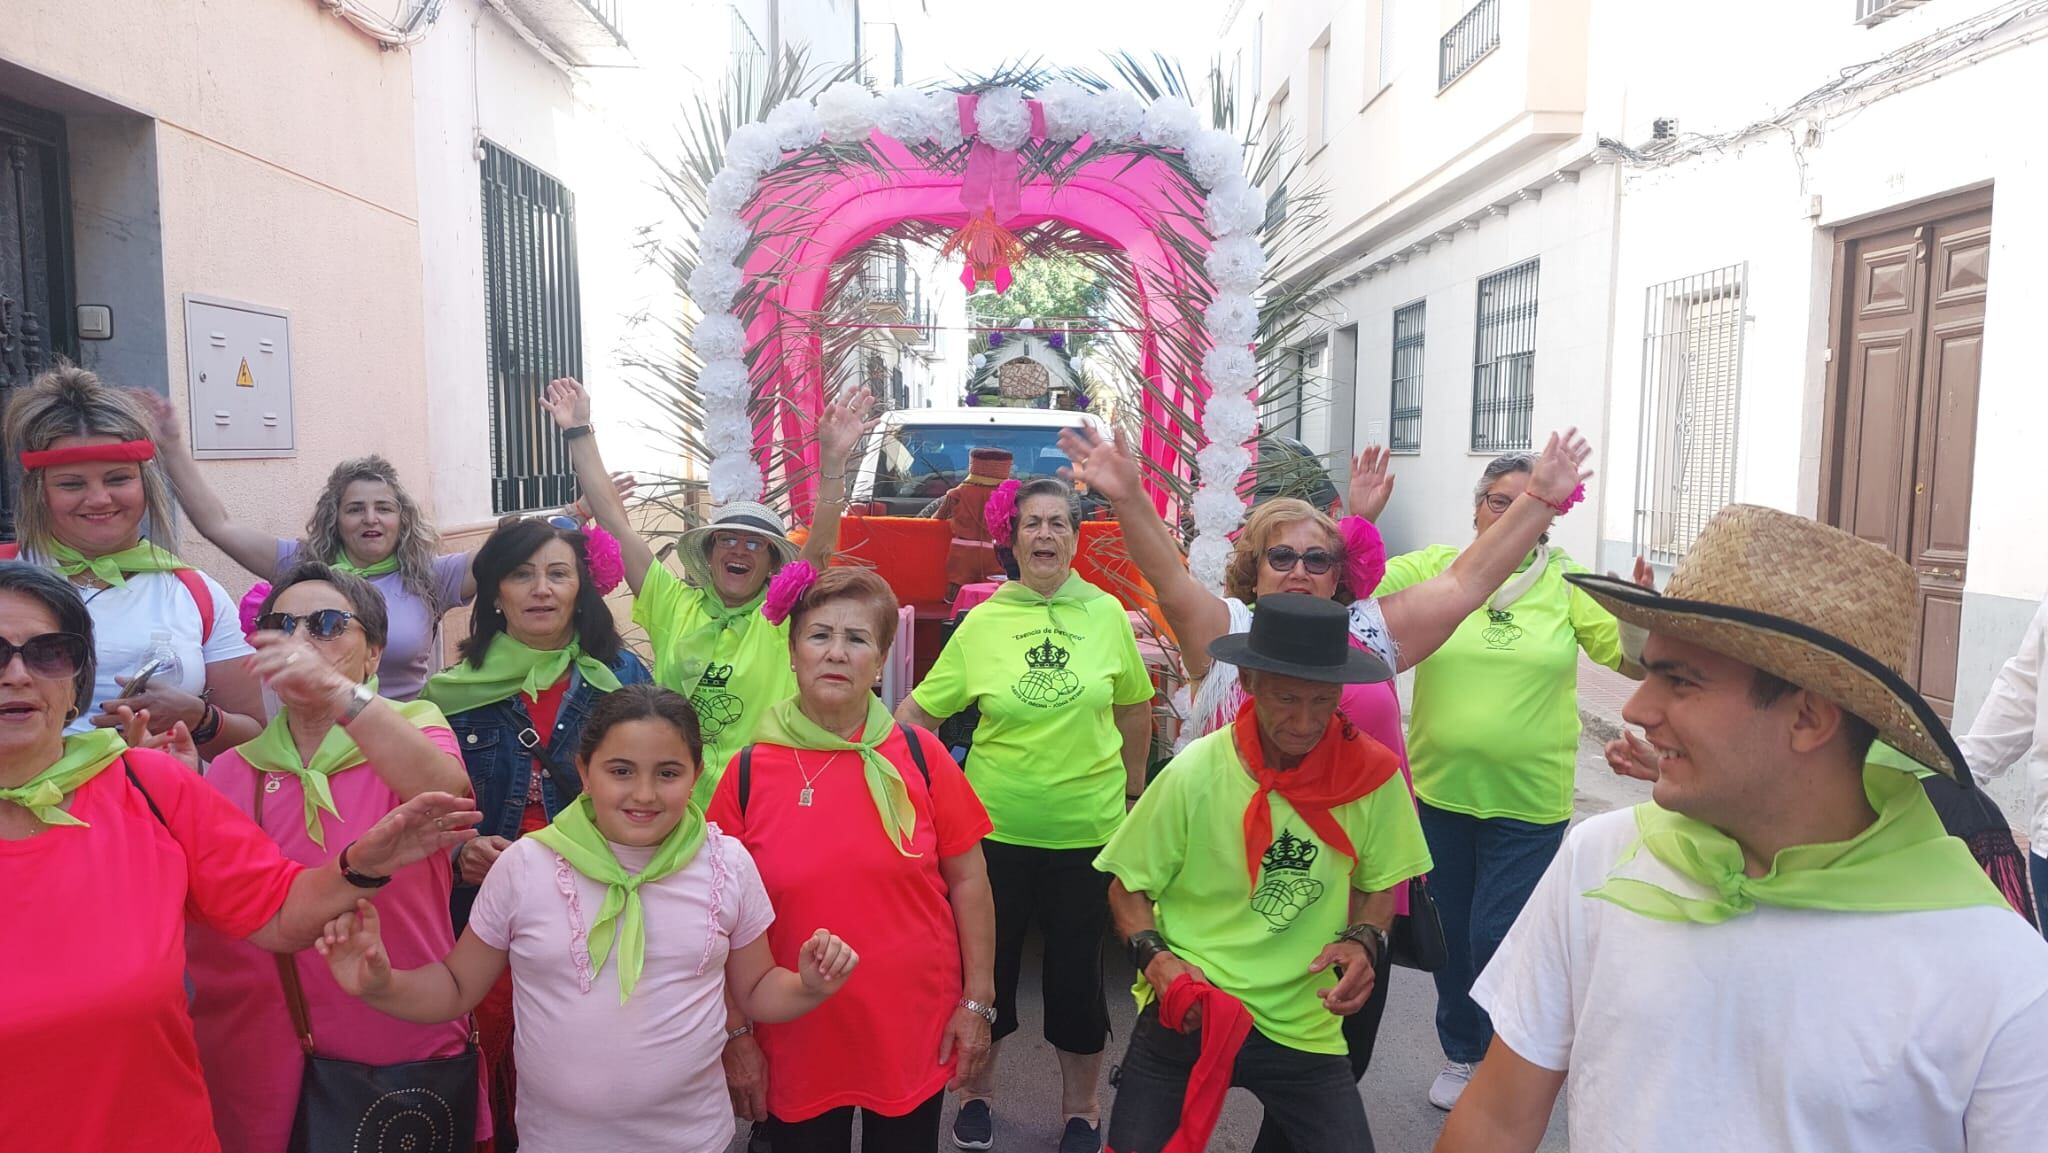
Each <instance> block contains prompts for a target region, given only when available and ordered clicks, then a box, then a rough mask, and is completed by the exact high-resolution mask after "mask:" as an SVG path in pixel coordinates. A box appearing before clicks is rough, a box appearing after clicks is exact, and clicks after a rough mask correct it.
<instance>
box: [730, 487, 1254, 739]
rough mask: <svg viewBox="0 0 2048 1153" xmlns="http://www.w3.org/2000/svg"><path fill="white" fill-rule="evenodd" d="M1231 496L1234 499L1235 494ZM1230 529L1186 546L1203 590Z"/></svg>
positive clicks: (1218, 566)
mask: <svg viewBox="0 0 2048 1153" xmlns="http://www.w3.org/2000/svg"><path fill="white" fill-rule="evenodd" d="M713 495H714V496H715V495H716V494H715V493H714V494H713ZM1232 496H1233V499H1235V494H1232ZM1236 527H1237V526H1236V525H1232V526H1230V528H1236ZM1230 528H1226V529H1222V530H1219V531H1215V532H1204V533H1203V534H1202V535H1201V536H1198V537H1196V538H1195V539H1194V543H1192V544H1190V545H1188V574H1189V575H1190V576H1193V577H1194V578H1195V579H1196V580H1198V581H1200V582H1201V583H1202V587H1203V588H1206V589H1209V590H1211V591H1214V592H1218V593H1220V592H1222V591H1223V574H1224V573H1225V571H1227V570H1228V569H1229V567H1230V551H1231V544H1230V537H1229V535H1228V534H1229V532H1230ZM1189 727H1190V728H1192V727H1193V726H1189Z"/></svg>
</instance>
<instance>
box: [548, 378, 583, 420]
mask: <svg viewBox="0 0 2048 1153" xmlns="http://www.w3.org/2000/svg"><path fill="white" fill-rule="evenodd" d="M540 406H541V407H542V408H544V409H547V410H548V415H549V416H552V417H554V418H555V427H556V428H579V427H581V426H583V425H586V424H589V423H590V393H589V391H588V390H586V389H585V388H584V387H583V385H582V384H580V383H578V381H577V380H576V378H575V377H573V376H564V377H559V378H557V379H555V380H551V381H549V382H548V391H547V395H546V396H543V397H541V398H540Z"/></svg>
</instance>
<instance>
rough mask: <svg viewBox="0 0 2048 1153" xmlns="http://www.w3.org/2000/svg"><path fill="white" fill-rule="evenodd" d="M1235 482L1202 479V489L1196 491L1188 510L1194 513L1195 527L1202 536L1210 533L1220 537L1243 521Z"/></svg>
mask: <svg viewBox="0 0 2048 1153" xmlns="http://www.w3.org/2000/svg"><path fill="white" fill-rule="evenodd" d="M1236 480H1237V478H1236V477H1231V478H1230V480H1229V482H1221V478H1218V480H1217V481H1210V480H1209V479H1208V478H1206V477H1204V478H1203V483H1202V487H1201V488H1200V489H1199V490H1198V491H1196V493H1195V499H1194V500H1193V501H1191V502H1190V508H1191V509H1192V510H1193V512H1194V516H1195V527H1196V528H1198V529H1200V530H1201V532H1202V534H1203V535H1204V536H1207V535H1209V534H1211V533H1214V534H1216V535H1218V536H1220V535H1222V534H1223V533H1227V532H1229V531H1230V530H1231V529H1233V528H1236V527H1237V526H1238V524H1239V523H1240V522H1242V521H1243V520H1244V501H1242V500H1240V499H1238V495H1237V492H1236V487H1235V482H1236ZM1219 482H1221V483H1219Z"/></svg>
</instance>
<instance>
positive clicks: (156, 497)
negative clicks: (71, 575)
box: [6, 359, 178, 556]
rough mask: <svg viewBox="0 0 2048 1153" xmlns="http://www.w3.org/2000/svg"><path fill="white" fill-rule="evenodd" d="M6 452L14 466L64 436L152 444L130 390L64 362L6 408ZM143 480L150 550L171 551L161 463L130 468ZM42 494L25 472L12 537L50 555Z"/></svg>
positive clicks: (170, 508)
mask: <svg viewBox="0 0 2048 1153" xmlns="http://www.w3.org/2000/svg"><path fill="white" fill-rule="evenodd" d="M6 425H7V433H6V439H7V452H8V454H9V455H11V456H13V457H14V458H16V459H17V460H18V459H20V457H21V454H23V453H25V452H42V451H44V450H46V449H48V448H49V447H50V446H51V445H53V444H55V443H56V442H58V441H59V440H62V439H64V438H65V437H67V436H111V437H118V438H119V439H121V440H124V441H126V440H153V439H155V438H154V436H153V435H152V433H153V431H154V429H153V426H152V424H151V421H150V418H149V414H148V413H147V412H146V411H145V410H144V409H143V407H142V405H141V403H140V402H139V401H137V400H136V399H135V397H134V396H133V395H132V394H131V393H130V391H129V390H128V389H125V388H110V387H108V386H107V385H105V384H102V383H101V382H100V378H99V377H98V376H95V375H94V374H92V373H90V372H87V371H86V370H85V369H82V368H80V367H78V366H77V365H75V364H72V363H71V362H70V361H67V360H61V359H60V360H59V361H57V363H56V365H55V366H54V367H52V368H51V369H50V370H49V371H47V372H44V373H43V374H42V375H40V376H38V377H36V378H35V380H33V381H31V382H30V383H29V385H28V387H26V388H23V389H21V390H19V391H18V392H16V393H15V394H14V396H13V398H12V399H10V400H9V401H8V402H7V417H6ZM136 467H137V468H138V469H139V470H140V474H141V477H142V510H143V512H144V514H145V516H146V518H147V523H148V529H149V531H148V532H147V533H146V534H145V536H147V537H151V538H153V540H152V543H154V544H157V545H158V546H159V547H162V548H165V549H169V548H172V547H174V546H175V545H176V544H177V540H178V523H177V520H176V516H175V513H176V508H177V505H176V501H175V494H174V493H173V492H172V489H171V482H170V478H169V477H168V476H166V475H165V473H164V468H163V464H162V463H161V462H159V461H157V460H154V459H152V460H145V461H142V462H140V463H139V464H138V465H137V466H136ZM48 497H49V494H48V491H47V490H46V488H45V484H44V478H43V470H42V469H39V468H30V469H23V470H22V473H21V499H20V500H19V501H18V502H16V508H15V510H14V531H15V535H16V536H17V537H19V538H20V540H21V544H22V547H23V548H25V549H26V550H28V551H29V552H32V553H39V554H42V555H45V556H47V555H49V552H50V546H51V544H52V543H53V542H54V541H55V540H56V535H55V533H54V532H53V531H52V529H51V527H50V507H49V504H48V503H47V501H48Z"/></svg>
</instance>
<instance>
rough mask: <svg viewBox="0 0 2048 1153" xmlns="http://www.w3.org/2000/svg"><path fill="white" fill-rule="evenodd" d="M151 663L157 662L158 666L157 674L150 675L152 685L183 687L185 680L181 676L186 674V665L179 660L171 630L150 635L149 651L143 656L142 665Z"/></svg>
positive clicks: (160, 630)
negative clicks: (172, 640)
mask: <svg viewBox="0 0 2048 1153" xmlns="http://www.w3.org/2000/svg"><path fill="white" fill-rule="evenodd" d="M151 661H155V662H157V666H156V672H154V673H152V674H151V675H150V680H149V683H150V684H152V685H170V686H173V687H182V686H183V684H184V678H183V676H181V675H180V674H182V673H183V672H184V665H183V664H181V663H180V662H179V660H178V650H177V648H176V647H175V646H174V645H172V644H171V631H170V630H169V629H157V630H156V631H155V632H152V633H150V634H149V651H148V652H146V653H144V654H142V663H143V664H144V665H148V664H149V663H150V662H151ZM141 671H142V670H141V669H137V670H136V672H141Z"/></svg>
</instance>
